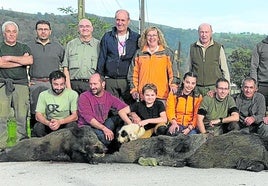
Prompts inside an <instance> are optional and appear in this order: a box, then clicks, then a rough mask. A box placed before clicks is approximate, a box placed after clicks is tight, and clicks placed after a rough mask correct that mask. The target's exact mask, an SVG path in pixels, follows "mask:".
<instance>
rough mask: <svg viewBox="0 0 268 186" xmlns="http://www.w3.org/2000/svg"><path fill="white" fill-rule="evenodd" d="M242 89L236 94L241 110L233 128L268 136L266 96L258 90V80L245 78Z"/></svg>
mask: <svg viewBox="0 0 268 186" xmlns="http://www.w3.org/2000/svg"><path fill="white" fill-rule="evenodd" d="M241 90H242V92H241V93H240V94H238V95H236V96H234V97H235V98H236V105H237V107H238V110H239V115H240V117H239V121H238V122H235V123H233V125H232V128H231V129H238V130H240V129H241V130H243V131H246V132H248V133H257V134H259V135H260V136H263V137H268V118H266V117H265V112H266V107H265V98H264V96H263V95H262V94H261V93H259V92H257V82H256V80H255V79H254V78H251V77H247V78H245V79H244V80H243V82H242V89H241ZM264 121H265V122H264Z"/></svg>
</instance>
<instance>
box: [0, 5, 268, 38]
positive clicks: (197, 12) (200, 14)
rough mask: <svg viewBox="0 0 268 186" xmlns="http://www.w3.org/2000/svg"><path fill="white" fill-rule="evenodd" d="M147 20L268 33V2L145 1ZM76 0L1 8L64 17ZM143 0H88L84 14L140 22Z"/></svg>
mask: <svg viewBox="0 0 268 186" xmlns="http://www.w3.org/2000/svg"><path fill="white" fill-rule="evenodd" d="M144 1H145V21H146V22H151V23H157V24H162V25H167V26H171V27H174V28H183V29H197V28H198V26H199V25H200V24H201V23H204V22H206V23H209V24H211V25H212V28H213V32H225V33H229V32H231V33H242V32H250V33H258V34H268V21H267V17H268V16H267V7H268V1H267V0H223V1H216V0H144ZM77 4H78V3H77V0H0V8H2V9H5V10H13V11H19V12H25V13H34V14H36V13H37V12H41V13H42V14H44V13H54V14H56V15H63V13H62V12H60V11H59V10H58V8H67V7H70V6H71V7H72V8H73V9H74V10H77ZM139 7H140V0H85V12H86V13H91V14H95V15H98V16H104V17H114V13H115V12H116V10H118V9H126V10H128V11H129V13H130V18H131V19H132V20H139V12H140V11H139Z"/></svg>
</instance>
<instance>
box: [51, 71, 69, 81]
mask: <svg viewBox="0 0 268 186" xmlns="http://www.w3.org/2000/svg"><path fill="white" fill-rule="evenodd" d="M60 78H64V80H65V81H66V76H65V74H64V73H63V72H62V71H60V70H56V71H53V72H51V73H50V74H49V82H50V83H52V80H55V79H60Z"/></svg>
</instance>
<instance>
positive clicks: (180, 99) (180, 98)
mask: <svg viewBox="0 0 268 186" xmlns="http://www.w3.org/2000/svg"><path fill="white" fill-rule="evenodd" d="M196 81H197V75H196V74H194V73H192V72H187V73H186V74H185V75H184V77H183V82H182V85H181V87H180V89H179V90H178V92H177V93H175V94H174V93H173V92H170V93H169V96H168V99H167V104H166V112H167V117H168V121H169V128H168V134H169V135H177V134H178V133H183V134H185V135H187V134H196V133H197V131H196V123H197V111H198V108H199V105H200V103H201V101H202V95H201V94H199V93H197V92H196V91H195V87H196Z"/></svg>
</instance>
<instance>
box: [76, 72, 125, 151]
mask: <svg viewBox="0 0 268 186" xmlns="http://www.w3.org/2000/svg"><path fill="white" fill-rule="evenodd" d="M89 87H90V91H86V92H84V93H82V94H81V95H80V97H79V99H78V111H79V115H78V125H79V126H83V125H90V126H91V127H92V128H93V129H94V131H95V133H96V134H97V136H98V138H99V140H100V141H101V142H102V143H103V144H104V145H105V146H107V147H108V146H109V145H110V144H111V141H112V140H113V139H114V138H115V132H116V129H118V127H119V126H120V125H119V124H120V120H119V117H118V116H112V117H110V118H108V113H109V111H110V109H111V108H113V109H116V110H117V111H119V110H121V109H123V108H125V107H127V105H126V104H125V103H124V102H123V101H121V100H120V99H119V98H117V97H115V96H113V95H112V94H111V93H109V92H108V91H105V90H104V87H105V79H104V78H103V77H101V75H100V74H98V73H95V74H93V75H92V76H91V77H90V78H89Z"/></svg>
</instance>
